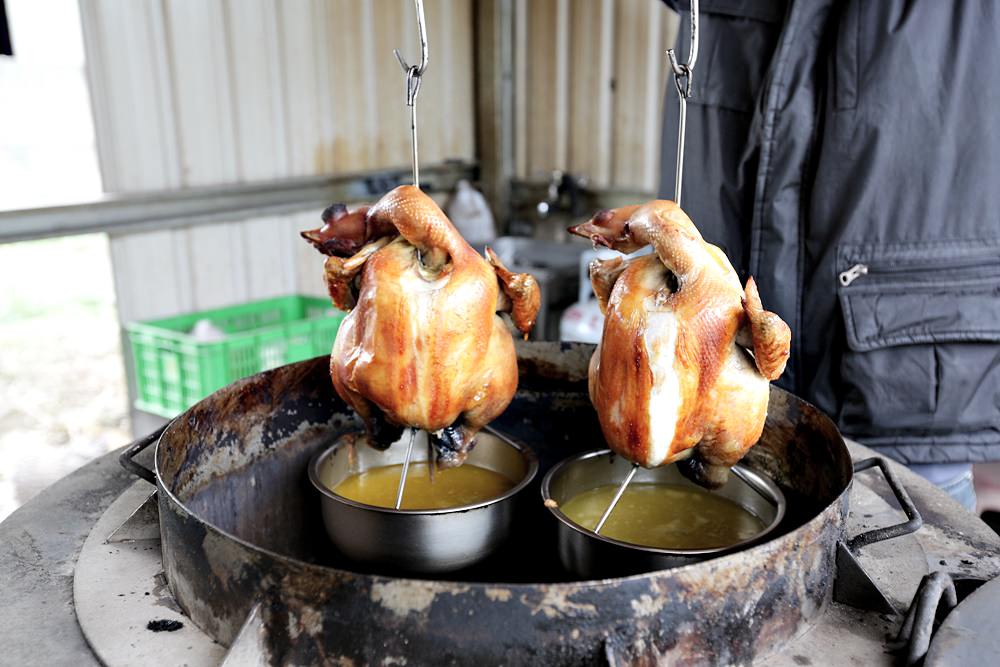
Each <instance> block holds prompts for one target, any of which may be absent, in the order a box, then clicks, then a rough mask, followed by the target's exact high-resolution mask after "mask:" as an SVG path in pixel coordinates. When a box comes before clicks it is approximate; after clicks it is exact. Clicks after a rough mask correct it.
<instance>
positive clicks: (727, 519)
mask: <svg viewBox="0 0 1000 667" xmlns="http://www.w3.org/2000/svg"><path fill="white" fill-rule="evenodd" d="M617 490H618V485H617V484H607V485H604V486H599V487H597V488H594V489H590V490H587V491H584V492H583V493H580V494H578V495H576V496H573V498H571V499H570V500H569V502H566V503H563V504H562V506H561V507H560V509H561V510H562V512H563V514H565V515H566V516H567V517H569V518H570V520H572V521H573V522H574V523H576V524H578V525H580V526H583V527H584V528H587V529H589V530H593V529H594V526H596V525H597V522H598V521H599V520H600V518H601V515H602V514H604V510H605V509H607V507H608V505H609V504H610V503H611V499H612V498H613V497H614V495H615V492H616V491H617ZM763 530H764V523H763V522H762V521H761V520H760V519H759V518H757V517H756V516H754V515H753V514H751V513H750V512H748V511H747V510H745V509H744V508H743V507H741V506H740V505H738V504H736V503H735V502H733V501H732V500H729V499H728V498H724V497H722V496H720V495H718V494H714V493H710V492H708V491H704V490H702V489H699V488H696V487H691V486H681V485H677V484H631V485H630V486H629V487H628V488H627V489H626V490H625V493H624V494H623V495H622V497H621V500H619V501H618V504H617V505H616V506H615V510H614V511H613V512H612V513H611V516H609V517H608V520H607V522H606V523H605V524H604V527H603V528H602V529H601V535H603V536H604V537H610V538H611V539H615V540H621V541H622V542H629V543H631V544H637V545H640V546H646V547H656V548H660V549H714V548H719V547H726V546H729V545H732V544H736V543H737V542H742V541H743V540H747V539H750V538H751V537H753V536H754V535H757V534H759V533H760V532H761V531H763Z"/></svg>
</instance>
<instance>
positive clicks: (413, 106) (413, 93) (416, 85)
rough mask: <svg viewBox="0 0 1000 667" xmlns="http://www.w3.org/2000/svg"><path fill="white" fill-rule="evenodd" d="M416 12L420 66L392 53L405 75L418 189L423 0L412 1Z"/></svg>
mask: <svg viewBox="0 0 1000 667" xmlns="http://www.w3.org/2000/svg"><path fill="white" fill-rule="evenodd" d="M413 6H414V8H415V9H416V11H417V33H418V35H419V37H420V64H419V65H410V64H408V63H407V62H406V60H404V59H403V56H402V54H401V53H400V52H399V49H393V50H392V52H393V54H394V55H395V56H396V60H398V61H399V66H400V67H402V68H403V72H404V73H406V106H408V107H410V148H411V154H410V159H411V162H412V164H413V184H414V185H415V186H417V187H418V188H419V187H420V160H419V156H418V153H417V93H419V92H420V81H421V77H422V76H423V75H424V72H425V71H427V59H428V48H427V21H426V20H425V19H424V0H413Z"/></svg>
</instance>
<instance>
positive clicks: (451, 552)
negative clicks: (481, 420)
mask: <svg viewBox="0 0 1000 667" xmlns="http://www.w3.org/2000/svg"><path fill="white" fill-rule="evenodd" d="M403 437H404V438H407V437H409V436H408V435H406V434H404V436H403ZM426 438H427V435H426V434H425V433H423V432H418V433H417V435H416V440H415V441H414V443H413V456H412V458H411V461H413V462H426V461H427V445H426ZM355 441H357V443H358V444H357V445H356V446H354V447H351V444H352V443H354V442H355ZM352 450H353V451H352ZM405 456H406V443H405V442H402V441H401V442H397V443H394V444H393V445H392V446H391V447H389V448H388V449H386V450H385V451H379V450H376V449H374V448H372V447H369V446H368V445H367V444H365V443H364V439H363V438H355V437H353V436H348V437H345V438H341V439H340V440H338V441H337V443H336V444H335V445H333V447H330V448H329V449H327V450H325V451H323V452H321V453H320V454H318V455H317V456H315V457H314V458H313V459H312V461H311V462H310V464H309V479H310V480H311V481H312V483H313V485H314V486H315V487H316V488H317V489H318V490H319V492H320V493H321V494H322V502H323V522H324V523H325V525H326V532H327V534H328V535H329V536H330V539H331V540H332V541H333V543H334V544H335V545H336V546H337V548H339V549H340V551H341V552H343V553H344V555H346V556H347V557H348V558H350V559H352V560H355V561H358V562H364V563H367V564H374V565H380V566H386V567H388V568H391V569H393V570H400V571H407V572H418V573H431V572H448V571H451V570H457V569H460V568H463V567H466V566H468V565H472V564H473V563H475V562H477V561H479V560H482V559H483V558H485V557H486V556H487V555H489V554H490V553H491V552H492V551H493V550H494V549H496V548H497V547H498V546H499V545H500V543H501V542H503V541H504V540H505V539H506V538H507V535H508V534H509V533H510V530H511V527H512V525H513V516H514V501H515V499H516V498H515V497H516V496H517V494H518V492H519V491H521V490H522V489H523V488H524V487H526V486H527V485H528V484H529V483H530V482H531V480H532V479H533V478H534V477H535V474H536V473H537V472H538V460H537V459H536V458H535V455H534V454H533V453H532V452H531V451H530V450H528V449H527V448H525V447H522V446H520V445H518V444H516V443H513V442H511V441H510V440H508V439H507V438H504V437H503V436H502V435H500V434H498V433H496V432H495V431H491V430H484V431H481V432H480V433H479V435H478V436H477V437H476V446H475V448H474V449H473V450H472V451H471V452H470V453H469V458H468V459H467V462H468V463H471V464H473V465H477V466H480V467H482V468H487V469H489V470H493V471H494V472H498V473H500V474H501V475H504V476H505V477H507V478H509V479H510V480H511V481H513V482H515V485H514V487H513V488H511V489H510V490H509V491H507V492H506V493H504V494H503V495H501V496H498V497H496V498H492V499H490V500H487V501H484V502H480V503H475V504H472V505H461V506H459V507H449V508H447V509H431V510H397V509H392V508H387V507H376V506H374V505H366V504H364V503H359V502H356V501H353V500H349V499H347V498H344V497H342V496H339V495H337V494H336V493H334V492H333V491H332V490H331V489H333V488H334V487H336V486H337V484H339V483H340V482H341V481H342V480H343V479H345V478H346V477H348V476H350V475H353V474H356V473H360V472H363V471H365V470H368V469H369V468H376V467H379V466H387V465H395V464H400V463H402V462H403V459H404V457H405Z"/></svg>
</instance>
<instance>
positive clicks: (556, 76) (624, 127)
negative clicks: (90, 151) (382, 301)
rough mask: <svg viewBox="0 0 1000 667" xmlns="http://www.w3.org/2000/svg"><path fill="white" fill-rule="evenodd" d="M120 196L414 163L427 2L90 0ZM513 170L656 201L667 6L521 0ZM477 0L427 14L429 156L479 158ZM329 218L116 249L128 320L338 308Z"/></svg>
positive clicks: (107, 171) (235, 226) (209, 229)
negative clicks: (216, 310) (414, 95)
mask: <svg viewBox="0 0 1000 667" xmlns="http://www.w3.org/2000/svg"><path fill="white" fill-rule="evenodd" d="M80 2H81V15H82V18H83V23H84V37H85V43H86V46H87V57H88V71H89V74H90V78H91V88H92V96H93V108H94V114H95V123H96V125H97V136H98V149H99V154H100V158H101V168H102V174H103V177H104V184H105V188H106V189H107V190H109V191H113V192H136V191H147V190H164V189H172V188H178V187H186V186H199V185H209V184H220V183H235V182H253V181H256V180H269V179H279V178H286V177H293V176H304V175H318V174H337V173H351V172H357V171H362V170H366V169H377V168H384V167H399V166H406V165H408V164H409V134H408V121H407V116H406V109H405V107H404V106H403V76H402V73H401V70H400V68H399V65H398V63H397V62H396V61H395V59H394V58H393V57H392V53H391V49H392V48H393V47H398V48H400V49H401V50H402V52H403V53H404V54H405V55H407V56H408V57H409V58H411V59H413V58H415V57H416V55H417V53H418V46H417V36H416V29H415V20H414V12H413V5H412V2H410V1H409V0H372V1H362V0H80ZM513 2H514V14H515V25H514V65H515V72H514V79H515V80H514V91H515V103H514V115H515V119H514V120H515V122H514V127H515V131H514V162H515V164H514V167H515V175H516V176H517V177H519V178H532V179H534V178H542V179H544V178H546V177H547V174H548V172H550V171H551V170H552V169H556V168H559V169H568V170H571V171H574V172H577V173H580V174H585V175H587V176H588V177H590V179H591V181H592V183H593V184H595V185H596V186H616V187H622V188H628V189H634V190H646V191H649V192H652V191H654V190H655V187H656V180H657V169H658V154H659V145H660V143H659V136H660V116H661V113H660V112H661V105H662V98H663V91H664V86H665V85H666V77H667V73H668V70H667V66H666V57H665V55H664V51H665V49H666V48H667V46H668V45H669V44H671V43H672V42H673V38H674V34H675V32H676V16H675V15H674V14H673V13H672V12H670V11H669V10H667V9H666V7H665V6H664V5H663V3H661V2H657V1H656V0H513ZM474 6H475V3H474V0H426V1H425V7H426V16H427V23H428V26H427V28H428V34H429V38H430V41H431V61H430V69H429V70H428V74H427V76H426V78H425V81H424V84H423V87H422V89H421V93H420V138H421V142H420V146H421V161H422V162H424V163H425V164H430V163H434V162H439V161H441V160H443V159H445V158H462V159H470V160H471V159H474V158H475V126H474V123H475V104H474V99H473V98H474V90H475V82H474V49H475V45H474V44H473V33H474V31H473V22H474V17H473V11H474ZM317 213H318V212H317V211H308V212H305V213H303V214H301V215H293V216H278V217H267V218H258V219H254V220H234V221H232V222H226V223H219V224H211V225H205V226H199V227H192V228H190V229H174V230H164V231H159V232H156V231H154V232H141V233H132V234H122V235H116V236H114V237H113V238H112V239H111V249H112V258H113V262H114V273H115V283H116V289H117V294H118V308H119V314H120V316H121V319H122V321H128V320H133V319H144V318H151V317H159V316H165V315H170V314H174V313H177V312H181V311H189V310H197V309H203V308H210V307H215V306H220V305H227V304H231V303H236V302H240V301H246V300H250V299H256V298H264V297H268V296H273V295H278V294H290V293H294V292H301V293H316V294H321V293H322V286H321V284H320V273H321V270H320V262H319V258H318V256H317V255H316V254H315V252H314V251H313V250H312V249H311V248H309V247H308V246H307V245H306V244H305V243H302V242H301V241H300V240H299V239H298V236H297V233H296V232H297V231H298V230H300V229H304V228H307V227H309V226H312V225H314V224H316V223H317Z"/></svg>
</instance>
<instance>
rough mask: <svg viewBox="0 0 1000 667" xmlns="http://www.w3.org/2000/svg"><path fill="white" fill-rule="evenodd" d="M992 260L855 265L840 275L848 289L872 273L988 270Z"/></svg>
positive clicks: (966, 259)
mask: <svg viewBox="0 0 1000 667" xmlns="http://www.w3.org/2000/svg"><path fill="white" fill-rule="evenodd" d="M990 259H995V257H992V256H991V257H968V258H965V259H964V260H955V259H951V260H943V261H937V262H934V261H930V262H928V261H921V262H919V263H916V262H915V263H910V264H903V265H902V266H900V265H893V266H870V265H868V264H861V263H858V264H855V265H854V266H852V267H851V268H849V269H847V270H846V271H841V273H840V276H839V278H840V284H841V285H843V286H844V287H847V286H848V285H850V284H851V283H853V282H854V281H855V280H857V279H858V278H860V277H861V276H867V275H868V274H872V273H908V272H912V271H940V270H944V269H964V268H968V267H973V266H982V267H983V268H988V267H990V266H991V262H990V261H989V260H990Z"/></svg>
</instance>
